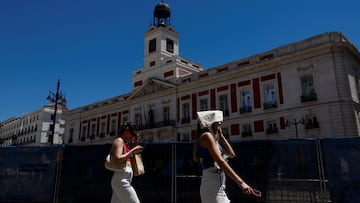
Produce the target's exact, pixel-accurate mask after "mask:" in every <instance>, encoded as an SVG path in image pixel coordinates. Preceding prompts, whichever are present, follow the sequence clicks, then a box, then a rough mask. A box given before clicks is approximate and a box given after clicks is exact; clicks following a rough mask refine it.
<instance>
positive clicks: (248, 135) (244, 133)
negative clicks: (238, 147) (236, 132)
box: [241, 131, 252, 137]
mask: <svg viewBox="0 0 360 203" xmlns="http://www.w3.org/2000/svg"><path fill="white" fill-rule="evenodd" d="M251 136H252V131H243V132H241V137H251Z"/></svg>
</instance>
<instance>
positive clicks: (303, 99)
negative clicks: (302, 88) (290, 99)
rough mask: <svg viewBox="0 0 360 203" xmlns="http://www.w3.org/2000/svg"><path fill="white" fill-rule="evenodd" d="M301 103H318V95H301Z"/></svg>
mask: <svg viewBox="0 0 360 203" xmlns="http://www.w3.org/2000/svg"><path fill="white" fill-rule="evenodd" d="M300 98H301V102H308V101H317V94H316V93H315V92H311V93H310V94H306V95H301V97H300Z"/></svg>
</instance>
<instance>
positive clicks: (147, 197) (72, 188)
mask: <svg viewBox="0 0 360 203" xmlns="http://www.w3.org/2000/svg"><path fill="white" fill-rule="evenodd" d="M232 146H233V148H234V150H235V152H236V154H237V156H236V158H234V159H230V160H229V164H230V165H231V166H232V167H233V168H234V169H235V171H236V172H237V173H238V174H240V176H241V177H242V178H243V179H244V180H245V181H246V182H247V183H248V184H249V185H251V186H253V187H254V188H257V189H259V190H261V191H262V193H263V196H262V198H254V197H249V196H245V195H243V194H242V193H241V191H240V189H239V187H238V186H237V185H236V184H235V183H234V182H233V181H232V180H231V179H230V178H228V179H227V188H226V191H227V194H228V196H229V199H230V200H231V201H232V202H249V203H250V202H269V203H284V202H292V203H293V202H299V203H300V202H301V203H307V202H309V203H318V202H319V203H322V202H335V203H346V202H360V197H359V196H358V195H357V194H359V192H360V175H359V173H358V172H359V171H360V138H341V139H306V140H276V141H274V140H260V141H243V142H233V143H232ZM110 147H111V145H88V146H71V145H64V146H49V147H20V146H19V147H2V148H0V202H2V203H15V202H16V203H25V202H26V203H35V202H36V203H50V202H53V203H82V202H84V203H85V202H86V203H92V202H94V203H95V202H96V203H98V202H110V198H111V194H112V189H111V186H110V181H111V177H112V172H111V171H108V170H106V169H105V168H104V158H105V156H106V154H107V153H108V152H109V149H110ZM192 149H193V144H192V143H158V144H147V145H146V146H145V149H144V151H143V153H142V158H143V162H144V166H145V170H146V173H145V174H144V175H141V176H137V177H134V178H133V186H134V188H135V190H136V191H137V193H138V196H139V198H140V200H141V202H143V203H148V202H149V203H152V202H169V203H193V202H194V203H195V202H197V203H198V202H201V201H200V195H199V188H200V179H201V168H200V165H199V163H197V162H194V161H193V160H192Z"/></svg>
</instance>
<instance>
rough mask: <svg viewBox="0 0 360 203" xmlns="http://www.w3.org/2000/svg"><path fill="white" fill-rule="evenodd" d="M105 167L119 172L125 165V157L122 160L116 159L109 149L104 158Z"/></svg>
mask: <svg viewBox="0 0 360 203" xmlns="http://www.w3.org/2000/svg"><path fill="white" fill-rule="evenodd" d="M104 165H105V168H106V169H108V170H110V171H114V172H120V171H123V169H124V167H125V165H126V159H125V161H123V162H120V163H119V161H116V160H114V158H113V157H112V151H111V150H110V152H109V154H108V155H107V156H106V158H105V164H104Z"/></svg>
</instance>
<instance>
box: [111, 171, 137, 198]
mask: <svg viewBox="0 0 360 203" xmlns="http://www.w3.org/2000/svg"><path fill="white" fill-rule="evenodd" d="M132 177H133V170H132V168H131V166H126V167H124V170H123V171H121V172H114V175H113V177H112V179H111V187H112V189H113V194H112V196H111V203H140V200H139V198H138V196H137V194H136V191H135V189H134V188H133V187H132V186H131V180H132Z"/></svg>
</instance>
